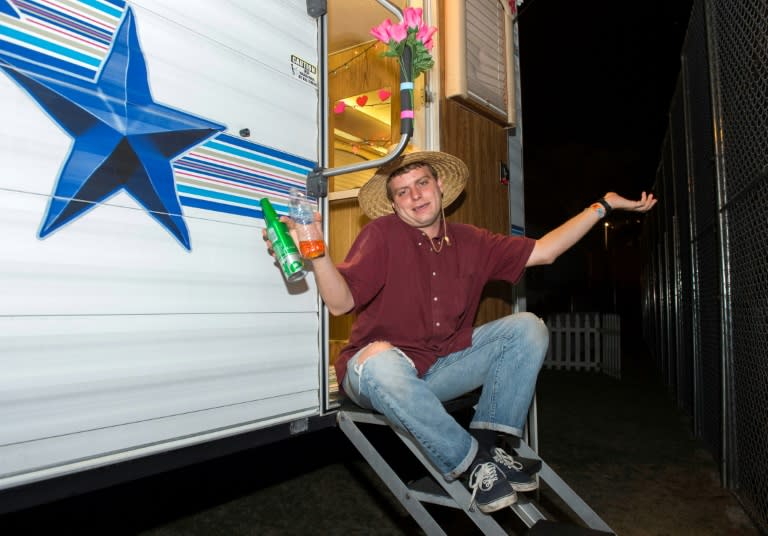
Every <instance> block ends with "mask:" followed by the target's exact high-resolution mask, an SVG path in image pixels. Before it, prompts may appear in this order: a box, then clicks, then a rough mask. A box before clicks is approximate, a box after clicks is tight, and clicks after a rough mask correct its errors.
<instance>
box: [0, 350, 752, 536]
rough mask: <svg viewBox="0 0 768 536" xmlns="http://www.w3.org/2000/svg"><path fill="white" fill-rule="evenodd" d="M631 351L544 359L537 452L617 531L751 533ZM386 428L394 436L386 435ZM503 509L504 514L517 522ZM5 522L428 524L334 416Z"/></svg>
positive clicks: (56, 525) (210, 527)
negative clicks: (613, 360) (621, 372)
mask: <svg viewBox="0 0 768 536" xmlns="http://www.w3.org/2000/svg"><path fill="white" fill-rule="evenodd" d="M626 364H627V367H625V369H627V372H626V373H625V378H624V379H623V380H621V381H617V380H612V379H610V378H608V377H606V376H602V375H597V374H584V373H564V372H544V373H542V376H541V378H540V383H539V394H538V401H539V410H540V433H541V454H542V456H543V457H544V458H545V459H546V460H547V461H548V462H549V463H550V464H551V465H552V466H553V467H555V468H556V470H557V471H558V472H559V473H560V475H561V476H562V477H563V478H564V479H565V480H566V481H567V482H568V483H569V484H571V486H572V487H573V488H574V489H576V490H577V491H578V492H579V493H580V494H581V495H582V496H583V498H584V499H586V501H587V502H588V503H589V504H590V505H591V506H592V507H593V508H594V509H595V510H596V511H597V512H598V513H599V514H600V515H601V516H602V517H603V519H605V521H606V522H607V523H608V524H609V525H610V526H611V527H612V528H613V529H614V530H616V531H617V533H618V534H621V535H627V536H635V535H636V536H650V535H654V536H662V535H670V536H675V535H697V536H699V535H701V536H707V535H712V536H715V535H716V536H720V535H729V536H738V535H752V534H757V532H756V531H755V530H754V528H752V526H751V524H750V522H749V520H748V518H747V517H746V516H745V515H744V513H743V511H742V509H741V508H740V506H739V505H738V503H737V501H736V500H735V499H734V498H733V496H732V495H731V494H730V493H729V492H728V491H726V490H723V489H722V488H721V487H720V486H719V482H718V476H717V471H716V467H715V465H714V463H713V461H712V459H711V457H710V456H709V455H708V454H707V452H706V451H705V450H704V449H703V448H702V446H701V444H700V443H699V442H698V441H696V440H695V439H694V438H692V437H691V435H690V433H689V423H688V422H687V421H686V419H685V418H684V417H682V416H681V414H680V413H679V412H678V411H677V410H676V409H675V407H674V405H673V404H672V403H671V402H670V400H669V398H668V396H667V394H666V392H665V390H664V389H663V388H662V387H661V386H660V385H659V384H658V382H657V381H656V380H655V378H654V375H653V373H651V372H650V371H649V368H648V367H647V366H644V362H642V361H637V360H636V361H634V362H628V363H626ZM384 432H386V431H385V430H382V433H384ZM379 439H380V440H381V441H383V442H384V443H387V442H388V441H390V442H391V439H390V437H389V435H383V434H382V435H381V436H380V438H379ZM390 444H392V443H387V445H390ZM408 456H410V455H409V454H408ZM403 464H404V468H405V471H406V472H407V471H408V470H410V469H411V467H409V461H407V460H405V457H404V458H403ZM414 467H415V466H414ZM414 470H415V469H414ZM541 499H542V500H543V501H544V504H545V506H546V507H547V508H549V509H551V510H552V511H557V500H556V499H555V498H553V497H551V496H550V494H549V493H548V492H546V491H544V492H543V495H542V496H541ZM440 516H441V520H442V521H444V522H445V523H446V526H447V527H448V532H449V533H450V534H471V533H473V527H472V526H468V525H467V524H465V523H464V522H463V520H462V519H461V518H460V517H458V516H457V515H456V514H454V513H453V512H451V511H441V512H440ZM507 516H508V514H504V515H502V516H500V521H501V522H502V523H503V524H504V525H505V526H507V527H509V528H510V530H518V531H521V528H520V525H519V524H518V523H517V522H516V521H515V520H514V519H512V518H511V517H507ZM0 534H2V535H4V536H15V535H36V534H57V535H68V534H73V535H75V534H77V535H84V534H100V535H123V534H124V535H140V536H214V535H228V536H229V535H231V536H239V535H249V536H250V535H254V536H255V535H283V534H296V535H299V534H302V535H303V534H324V535H325V534H344V535H356V534H360V535H363V534H366V535H367V534H375V535H389V534H391V535H399V534H420V531H419V529H418V527H417V526H416V525H415V524H414V522H413V521H412V520H411V519H410V518H409V517H408V516H407V514H406V513H405V512H404V510H403V509H402V508H401V507H400V506H399V505H398V504H397V503H396V501H395V500H394V498H392V497H391V496H390V495H389V493H388V492H387V490H386V489H384V488H383V486H382V485H381V484H380V483H379V482H378V480H377V478H376V476H375V475H374V474H373V473H372V472H371V470H370V468H368V467H367V466H366V465H365V463H364V462H363V461H362V460H361V458H360V457H359V456H358V454H357V453H356V451H355V450H354V448H353V447H352V446H351V445H350V444H349V443H348V442H347V441H346V439H345V438H344V437H343V436H342V435H341V433H340V432H339V431H338V430H337V429H328V430H323V431H320V432H316V433H313V434H309V435H306V436H303V437H299V438H295V439H292V440H289V441H285V442H282V443H279V444H275V445H269V446H266V447H262V448H259V449H254V450H252V451H248V452H243V453H240V454H237V455H233V456H229V457H227V458H223V459H219V460H214V461H211V462H208V463H204V464H200V465H197V466H194V467H191V468H187V469H184V470H178V471H173V472H171V473H168V474H165V475H160V476H156V477H153V478H149V479H144V480H141V481H138V482H134V483H131V484H126V485H122V486H117V487H114V488H110V489H107V490H102V491H100V492H96V493H91V494H88V495H85V496H81V497H78V498H74V499H69V500H65V501H60V502H58V503H55V504H50V505H46V506H43V507H38V508H35V509H32V510H27V511H23V512H19V513H16V514H13V515H7V516H4V517H0Z"/></svg>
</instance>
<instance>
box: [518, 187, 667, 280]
mask: <svg viewBox="0 0 768 536" xmlns="http://www.w3.org/2000/svg"><path fill="white" fill-rule="evenodd" d="M655 204H656V199H655V198H654V197H653V194H646V193H645V192H643V193H642V195H641V196H640V199H639V200H636V201H634V200H629V199H625V198H623V197H621V196H620V195H618V194H617V193H615V192H608V193H607V194H605V196H604V197H603V198H602V199H601V201H600V202H598V203H596V204H593V205H592V206H590V207H587V208H585V209H584V210H582V211H581V212H580V213H579V214H577V215H576V216H574V217H573V218H571V219H570V220H568V221H567V222H565V223H564V224H562V225H561V226H559V227H557V228H556V229H553V230H552V231H550V232H548V233H547V234H545V235H544V236H542V237H541V238H540V239H538V240H537V241H536V245H535V246H534V247H533V251H532V252H531V256H530V257H529V258H528V262H527V263H526V264H525V265H526V266H537V265H540V264H552V263H553V262H555V259H557V258H558V257H559V256H560V255H561V254H562V253H564V252H565V251H567V250H568V249H570V248H571V246H573V245H574V244H575V243H576V242H578V241H579V240H581V239H582V238H583V237H584V235H586V234H587V233H588V232H589V230H590V229H592V227H594V226H595V224H596V223H597V222H598V221H600V220H601V219H602V217H603V216H604V215H605V210H606V207H607V208H610V209H612V210H627V211H631V212H648V211H649V210H651V209H652V208H653V206H654V205H655Z"/></svg>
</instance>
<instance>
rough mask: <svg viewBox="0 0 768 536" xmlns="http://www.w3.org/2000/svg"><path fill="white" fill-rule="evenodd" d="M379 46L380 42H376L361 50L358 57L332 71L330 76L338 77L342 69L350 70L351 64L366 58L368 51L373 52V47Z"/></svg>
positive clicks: (353, 57)
mask: <svg viewBox="0 0 768 536" xmlns="http://www.w3.org/2000/svg"><path fill="white" fill-rule="evenodd" d="M378 44H379V42H378V41H374V42H373V43H371V44H370V45H368V46H367V47H365V48H364V49H363V50H361V51H360V53H359V54H357V55H356V56H352V57H351V58H350V59H348V60H347V61H345V62H344V63H342V64H341V65H339V66H338V67H336V68H335V69H334V70H332V71H331V72H330V73H328V75H329V76H336V73H338V72H339V71H341V70H342V69H349V64H350V63H352V62H355V61H357V60H359V59H360V58H364V57H365V55H366V54H367V53H368V51H369V50H371V49H372V48H373V47H375V46H376V45H378Z"/></svg>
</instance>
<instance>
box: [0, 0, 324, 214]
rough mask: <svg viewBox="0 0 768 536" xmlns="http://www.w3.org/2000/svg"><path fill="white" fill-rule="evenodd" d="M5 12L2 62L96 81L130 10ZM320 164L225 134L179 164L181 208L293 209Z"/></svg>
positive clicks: (54, 2) (80, 4)
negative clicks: (264, 204) (295, 191)
mask: <svg viewBox="0 0 768 536" xmlns="http://www.w3.org/2000/svg"><path fill="white" fill-rule="evenodd" d="M7 1H8V2H9V5H11V6H12V7H13V8H15V10H16V11H17V12H18V13H19V15H20V18H15V17H12V16H10V15H6V14H5V13H3V12H0V60H1V59H2V58H3V56H7V57H10V58H12V62H13V64H14V65H15V66H16V67H17V68H20V69H23V70H28V71H31V72H35V73H41V72H44V73H46V74H50V75H52V76H54V77H56V78H58V77H60V76H61V74H64V75H73V76H76V77H78V78H83V79H87V80H89V81H95V80H97V78H98V75H99V71H100V68H101V65H102V63H103V62H104V59H105V58H106V57H107V55H108V54H109V51H110V48H111V46H112V41H113V39H114V36H115V33H116V31H117V27H118V26H119V24H120V21H121V19H122V17H123V15H124V13H125V10H126V9H127V4H126V2H125V1H123V0H7ZM314 166H315V164H314V162H311V161H309V160H306V159H303V158H300V157H297V156H293V155H290V154H288V153H284V152H281V151H278V150H275V149H271V148H269V147H266V146H262V145H258V144H255V143H252V142H250V141H246V140H243V139H241V138H238V137H235V136H230V135H226V134H220V135H218V136H216V137H214V138H211V139H210V140H208V141H207V142H206V143H204V144H202V145H199V146H198V147H196V148H195V149H194V150H193V151H191V152H189V153H187V154H186V155H185V156H183V157H182V158H180V159H178V160H176V161H175V162H173V169H174V176H175V178H176V191H177V193H178V196H179V199H180V201H181V204H182V205H183V206H187V207H195V208H201V209H204V210H210V211H215V212H222V213H227V214H238V215H242V216H246V217H251V218H261V217H262V214H261V208H260V206H259V200H260V199H261V198H262V197H268V198H269V199H270V201H272V204H273V205H274V207H275V210H276V211H277V212H279V213H283V214H284V213H286V212H287V205H288V190H289V189H290V188H291V187H292V186H297V187H299V188H302V189H303V188H304V185H305V179H306V176H307V174H308V173H309V172H310V171H311V170H312V169H313V168H314Z"/></svg>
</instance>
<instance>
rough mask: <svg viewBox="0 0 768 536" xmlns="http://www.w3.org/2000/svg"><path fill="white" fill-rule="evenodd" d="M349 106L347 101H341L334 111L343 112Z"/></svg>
mask: <svg viewBox="0 0 768 536" xmlns="http://www.w3.org/2000/svg"><path fill="white" fill-rule="evenodd" d="M346 107H347V105H346V103H345V102H344V101H339V102H337V103H336V106H334V107H333V113H335V114H342V113H344V109H345V108H346Z"/></svg>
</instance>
